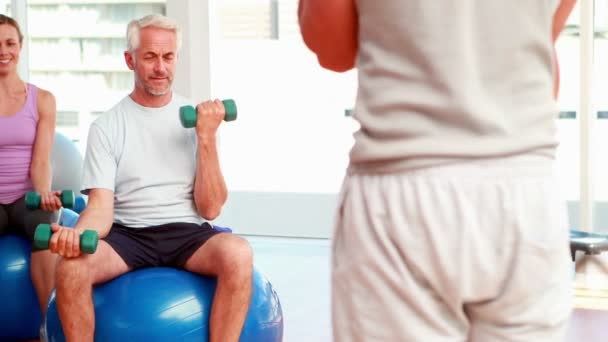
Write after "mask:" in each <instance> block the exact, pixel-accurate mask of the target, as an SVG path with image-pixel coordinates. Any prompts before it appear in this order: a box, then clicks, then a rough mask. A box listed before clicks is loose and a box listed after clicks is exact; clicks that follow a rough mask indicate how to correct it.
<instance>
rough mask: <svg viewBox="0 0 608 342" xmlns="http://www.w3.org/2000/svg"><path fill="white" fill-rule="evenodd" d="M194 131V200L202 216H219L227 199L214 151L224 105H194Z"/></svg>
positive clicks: (215, 103)
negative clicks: (195, 142) (195, 112)
mask: <svg viewBox="0 0 608 342" xmlns="http://www.w3.org/2000/svg"><path fill="white" fill-rule="evenodd" d="M196 110H197V122H196V134H197V138H198V151H197V153H198V158H197V166H196V177H195V179H194V203H195V204H196V209H197V211H198V213H199V215H201V216H202V217H203V218H205V219H207V220H213V219H214V218H216V217H217V216H219V214H220V212H221V211H222V207H223V205H224V203H226V200H227V199H228V189H227V187H226V182H225V181H224V175H223V174H222V169H221V168H220V161H219V156H218V151H217V137H216V135H217V129H218V127H219V125H220V123H221V122H222V120H223V119H224V116H225V113H226V111H225V108H224V105H223V104H222V102H221V101H220V100H217V99H216V100H215V101H205V102H202V103H200V104H199V105H198V106H197V107H196Z"/></svg>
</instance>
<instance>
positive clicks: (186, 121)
mask: <svg viewBox="0 0 608 342" xmlns="http://www.w3.org/2000/svg"><path fill="white" fill-rule="evenodd" d="M222 103H223V104H224V110H225V111H226V116H224V121H234V120H236V117H237V114H238V112H237V109H236V102H234V100H231V99H227V100H223V101H222ZM196 116H197V113H196V108H194V107H193V106H182V107H180V109H179V120H180V121H181V123H182V126H183V127H185V128H192V127H195V126H196Z"/></svg>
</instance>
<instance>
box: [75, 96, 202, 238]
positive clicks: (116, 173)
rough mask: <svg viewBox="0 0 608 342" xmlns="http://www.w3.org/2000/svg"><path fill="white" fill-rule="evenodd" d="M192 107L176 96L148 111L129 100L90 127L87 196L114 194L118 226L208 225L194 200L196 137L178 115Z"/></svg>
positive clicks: (85, 170) (84, 179) (84, 181)
mask: <svg viewBox="0 0 608 342" xmlns="http://www.w3.org/2000/svg"><path fill="white" fill-rule="evenodd" d="M187 104H190V103H189V101H187V100H186V99H185V98H183V97H181V96H178V95H176V94H173V98H172V100H171V102H169V104H167V105H166V106H164V107H160V108H149V107H143V106H141V105H139V104H137V103H135V102H134V101H133V100H132V99H131V98H130V97H129V96H127V97H125V98H124V99H122V100H121V101H120V102H119V103H118V104H117V105H116V106H115V107H114V108H112V109H111V110H110V111H108V112H107V113H104V114H102V115H101V116H100V117H99V118H98V119H96V120H95V122H93V124H92V125H91V127H90V129H89V136H88V142H87V152H86V155H85V160H84V165H83V175H82V189H83V191H82V192H83V193H85V194H88V191H89V190H90V189H94V188H103V189H108V190H111V191H113V192H114V222H116V223H119V224H122V225H124V226H127V227H132V228H143V227H150V226H156V225H161V224H166V223H172V222H192V223H201V222H203V220H202V218H201V217H200V216H199V215H198V213H197V211H196V208H195V204H194V198H193V188H194V178H195V174H196V160H197V156H196V151H197V144H196V133H195V131H194V129H185V128H183V127H182V126H181V124H180V121H179V115H178V113H179V108H180V107H181V106H183V105H187Z"/></svg>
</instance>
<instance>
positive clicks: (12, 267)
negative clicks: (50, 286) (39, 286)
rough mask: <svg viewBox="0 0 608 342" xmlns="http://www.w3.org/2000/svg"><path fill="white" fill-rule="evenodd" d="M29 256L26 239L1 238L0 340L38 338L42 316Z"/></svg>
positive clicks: (29, 248) (16, 236)
mask: <svg viewBox="0 0 608 342" xmlns="http://www.w3.org/2000/svg"><path fill="white" fill-rule="evenodd" d="M30 254H31V245H30V243H29V241H28V240H27V239H26V238H24V237H21V236H18V235H14V234H8V235H3V236H2V237H0V284H1V286H2V289H1V290H0V303H1V304H0V341H16V340H28V339H35V338H38V333H39V329H40V322H41V319H42V318H41V315H42V314H41V313H40V306H39V304H38V299H37V296H36V291H35V290H34V286H33V285H32V281H31V280H30Z"/></svg>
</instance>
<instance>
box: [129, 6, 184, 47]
mask: <svg viewBox="0 0 608 342" xmlns="http://www.w3.org/2000/svg"><path fill="white" fill-rule="evenodd" d="M146 27H157V28H160V29H164V30H169V31H173V32H174V33H175V37H176V41H177V51H179V50H180V48H181V47H182V29H181V28H180V26H179V24H178V23H177V21H175V20H173V19H171V18H169V17H166V16H164V15H162V14H150V15H147V16H145V17H143V18H140V19H134V20H131V22H130V23H129V25H128V26H127V51H129V52H131V53H132V52H134V51H135V50H136V49H137V48H138V47H139V39H140V31H141V29H143V28H146Z"/></svg>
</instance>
